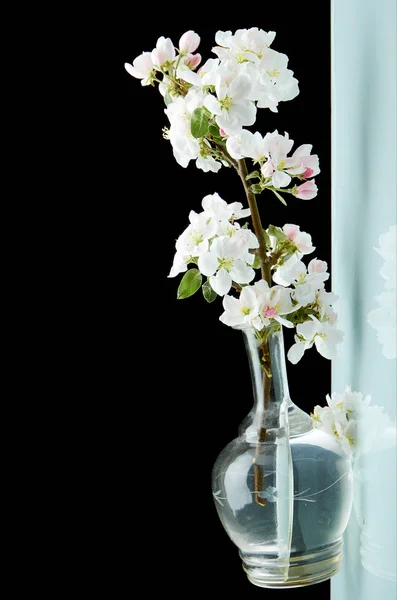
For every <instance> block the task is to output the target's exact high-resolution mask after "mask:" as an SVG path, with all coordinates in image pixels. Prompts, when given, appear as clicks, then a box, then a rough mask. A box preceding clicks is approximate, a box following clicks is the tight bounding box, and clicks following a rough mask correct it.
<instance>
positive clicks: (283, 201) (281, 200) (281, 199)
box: [272, 190, 287, 206]
mask: <svg viewBox="0 0 397 600" xmlns="http://www.w3.org/2000/svg"><path fill="white" fill-rule="evenodd" d="M272 192H273V194H276V196H277V198H278V199H279V200H280V202H281V204H284V206H287V203H286V201H285V200H284V198H283V197H282V196H280V194H279V193H278V192H276V190H272Z"/></svg>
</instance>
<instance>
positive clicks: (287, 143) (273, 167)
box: [261, 130, 294, 188]
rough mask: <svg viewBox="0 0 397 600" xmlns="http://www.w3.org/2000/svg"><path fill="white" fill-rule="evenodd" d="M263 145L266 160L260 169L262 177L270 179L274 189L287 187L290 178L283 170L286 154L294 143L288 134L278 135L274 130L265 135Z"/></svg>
mask: <svg viewBox="0 0 397 600" xmlns="http://www.w3.org/2000/svg"><path fill="white" fill-rule="evenodd" d="M264 144H265V156H266V157H267V159H268V160H267V161H266V162H265V163H264V164H263V165H262V167H261V172H262V175H263V176H264V177H271V183H272V185H273V186H274V187H276V188H282V187H286V186H287V185H289V183H290V181H291V177H290V175H288V173H285V172H284V169H285V167H286V161H287V154H288V152H290V150H291V148H292V146H293V145H294V141H293V140H290V139H289V137H288V133H285V135H280V134H279V133H278V132H277V130H276V131H273V133H267V134H266V135H265V138H264Z"/></svg>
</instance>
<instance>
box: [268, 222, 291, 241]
mask: <svg viewBox="0 0 397 600" xmlns="http://www.w3.org/2000/svg"><path fill="white" fill-rule="evenodd" d="M267 232H268V234H269V235H272V236H273V237H275V238H276V239H277V240H279V241H280V242H282V241H284V240H285V238H286V237H287V236H286V235H285V233H284V232H283V231H282V230H281V229H280V227H275V226H274V225H269V227H268V228H267Z"/></svg>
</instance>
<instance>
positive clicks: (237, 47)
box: [212, 27, 276, 63]
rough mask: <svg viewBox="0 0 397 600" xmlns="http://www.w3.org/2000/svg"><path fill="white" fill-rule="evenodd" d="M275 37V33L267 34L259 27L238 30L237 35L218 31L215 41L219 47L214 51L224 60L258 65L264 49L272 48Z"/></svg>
mask: <svg viewBox="0 0 397 600" xmlns="http://www.w3.org/2000/svg"><path fill="white" fill-rule="evenodd" d="M275 37H276V33H275V32H274V31H269V32H266V31H263V29H258V28H257V27H252V28H251V29H238V30H237V31H236V32H235V34H232V32H231V31H217V32H216V34H215V41H216V43H217V44H218V46H215V47H214V48H213V49H212V51H213V52H214V53H215V54H217V55H218V56H219V58H221V59H222V60H226V61H235V62H237V63H243V62H245V61H251V62H253V63H258V62H259V59H260V58H261V56H262V55H263V51H264V49H265V48H267V47H268V46H270V44H271V43H272V42H273V40H274V38H275Z"/></svg>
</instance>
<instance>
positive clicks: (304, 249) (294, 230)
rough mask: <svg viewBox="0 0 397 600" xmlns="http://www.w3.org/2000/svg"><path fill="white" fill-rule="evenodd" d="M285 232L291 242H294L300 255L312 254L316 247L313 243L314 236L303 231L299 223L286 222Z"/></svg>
mask: <svg viewBox="0 0 397 600" xmlns="http://www.w3.org/2000/svg"><path fill="white" fill-rule="evenodd" d="M283 232H284V233H285V235H286V236H287V237H288V238H289V239H290V240H291V242H294V244H295V246H296V248H297V250H298V253H300V255H303V254H311V253H312V252H314V251H315V249H316V247H315V246H313V244H312V236H311V235H310V234H309V233H306V232H305V231H301V230H300V227H299V225H293V224H291V223H286V224H285V225H284V226H283Z"/></svg>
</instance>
